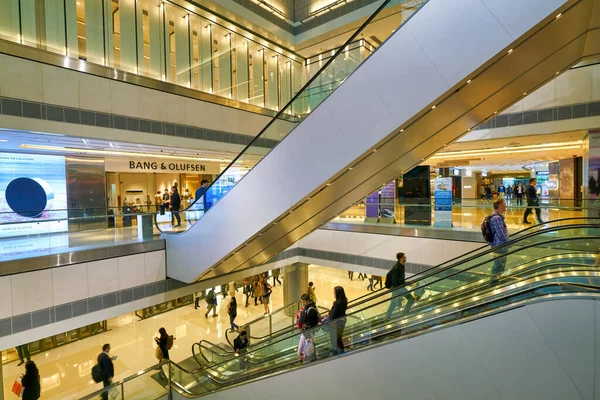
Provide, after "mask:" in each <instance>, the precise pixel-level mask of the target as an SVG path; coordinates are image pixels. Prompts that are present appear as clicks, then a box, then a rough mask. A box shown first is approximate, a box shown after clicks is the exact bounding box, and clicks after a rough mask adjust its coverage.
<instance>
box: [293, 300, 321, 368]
mask: <svg viewBox="0 0 600 400" xmlns="http://www.w3.org/2000/svg"><path fill="white" fill-rule="evenodd" d="M300 302H301V303H302V312H301V313H300V318H299V321H298V322H299V325H300V327H301V328H300V329H302V333H301V334H300V339H299V342H298V356H299V357H300V361H302V362H305V363H307V362H310V361H314V360H316V358H317V355H316V351H315V344H314V331H313V328H316V327H317V326H318V325H319V321H320V320H321V316H320V315H319V311H318V310H317V305H316V304H315V302H314V301H313V300H312V299H311V298H310V295H309V294H308V293H305V294H303V295H302V296H301V297H300Z"/></svg>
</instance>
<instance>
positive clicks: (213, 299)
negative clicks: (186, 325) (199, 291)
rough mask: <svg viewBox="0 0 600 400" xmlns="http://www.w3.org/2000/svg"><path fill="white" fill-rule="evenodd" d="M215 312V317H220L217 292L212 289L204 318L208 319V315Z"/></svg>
mask: <svg viewBox="0 0 600 400" xmlns="http://www.w3.org/2000/svg"><path fill="white" fill-rule="evenodd" d="M211 311H212V312H213V317H218V316H219V314H217V296H216V295H215V291H214V290H213V289H210V292H208V294H207V295H206V314H204V318H208V314H210V312H211Z"/></svg>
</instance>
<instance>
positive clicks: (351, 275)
mask: <svg viewBox="0 0 600 400" xmlns="http://www.w3.org/2000/svg"><path fill="white" fill-rule="evenodd" d="M348 278H350V280H353V278H354V271H348Z"/></svg>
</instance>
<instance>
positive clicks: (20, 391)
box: [11, 379, 23, 397]
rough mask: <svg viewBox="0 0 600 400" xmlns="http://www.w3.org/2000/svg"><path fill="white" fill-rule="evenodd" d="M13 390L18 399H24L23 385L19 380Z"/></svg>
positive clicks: (14, 384)
mask: <svg viewBox="0 0 600 400" xmlns="http://www.w3.org/2000/svg"><path fill="white" fill-rule="evenodd" d="M11 390H12V392H13V393H14V394H16V395H17V397H23V385H21V382H19V380H18V379H17V380H16V381H15V383H13V385H12V389H11Z"/></svg>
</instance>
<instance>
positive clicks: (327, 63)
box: [154, 0, 429, 234]
mask: <svg viewBox="0 0 600 400" xmlns="http://www.w3.org/2000/svg"><path fill="white" fill-rule="evenodd" d="M391 1H392V0H384V1H383V3H381V5H380V6H379V7H377V9H376V10H375V11H374V12H373V13H372V14H371V15H370V16H369V17H368V18H367V19H366V20H365V21H364V22H363V23H362V25H361V26H360V27H359V28H358V29H356V30H355V31H354V33H353V34H352V35H350V37H349V38H348V39H347V40H346V42H345V43H344V44H343V45H341V46H340V47H339V48H338V49H337V50H335V52H334V53H333V54H332V56H331V57H329V58H328V59H327V61H325V63H324V64H323V66H322V67H321V68H320V69H319V70H318V71H317V72H316V73H315V74H314V75H313V76H312V77H311V78H309V79H308V81H307V82H306V83H305V84H304V86H302V88H300V90H298V91H297V92H296V94H294V95H293V96H292V98H291V99H290V100H289V101H288V102H287V104H286V105H285V106H283V107H281V108H280V109H279V111H277V114H275V116H274V117H273V118H271V119H270V120H269V122H268V123H267V125H265V127H264V128H263V129H262V130H261V131H260V132H259V133H258V134H257V135H256V136H254V138H252V140H250V142H249V143H248V144H247V145H246V147H244V149H243V150H242V151H241V152H240V153H239V154H238V155H237V156H235V157H234V159H233V160H232V161H231V162H230V163H229V165H227V167H225V169H224V170H223V171H221V173H220V174H219V175H218V176H217V177H216V178H215V179H214V180H213V181H212V182H210V183H209V185H208V187H207V188H206V190H205V191H204V193H207V192H208V191H209V190H210V189H211V188H212V186H213V184H214V183H215V182H218V181H220V179H221V178H222V177H223V176H225V174H226V173H228V172H229V169H230V168H231V167H232V166H233V165H234V164H235V163H236V162H237V161H238V160H239V159H240V158H241V157H242V156H243V155H244V154H246V151H247V150H248V149H250V148H252V147H253V146H254V145H255V143H256V142H257V141H258V140H259V139H260V138H261V137H262V135H263V134H264V133H265V132H266V131H267V130H268V129H269V128H270V127H271V126H272V125H273V124H274V123H275V121H277V120H278V119H279V118H281V117H282V116H283V115H284V112H285V111H286V110H287V109H288V108H289V107H290V106H291V105H292V104H294V102H295V101H296V100H297V99H298V98H299V97H300V95H301V94H302V93H304V91H305V90H307V89H309V88H310V86H311V84H312V83H313V82H315V81H316V80H317V79H318V78H319V77H320V76H321V73H323V72H324V71H325V70H326V69H327V68H328V67H329V66H330V65H331V64H332V63H333V62H334V60H335V59H336V58H337V57H338V56H339V55H340V54H341V53H342V52H344V51H345V48H346V46H348V45H350V44H352V42H354V40H355V39H356V38H357V37H358V35H359V34H360V33H361V32H362V31H363V30H364V29H365V28H366V27H367V26H368V25H369V24H370V23H371V22H372V21H373V20H374V19H375V17H377V15H379V13H380V12H381V11H383V9H384V8H385V7H387V5H388V4H389V3H390V2H391ZM428 1H429V0H423V2H422V3H420V4H418V7H419V8H422V7H423V6H425V4H427V3H428ZM413 15H415V13H412V14H411V15H410V16H408V18H406V19H405V20H403V21H402V23H401V24H400V26H399V27H398V28H396V29H397V30H399V29H400V27H402V26H403V25H404V24H405V23H407V22H408V21H409V20H410V19H411V18H412V17H413ZM378 48H379V47H378ZM375 51H377V48H376V49H375V50H374V51H373V53H374V52H375ZM357 69H358V67H357ZM355 71H356V70H355ZM346 79H347V78H346ZM338 87H339V86H338ZM334 90H335V89H334ZM284 139H285V138H284ZM271 151H272V149H271ZM264 158H265V157H263V158H262V159H261V160H259V161H258V163H260V162H261V161H262V160H264ZM257 165H258V164H257ZM242 179H243V178H242ZM238 183H239V182H238ZM226 195H227V194H225V195H223V196H226ZM198 200H199V199H194V201H193V202H192V203H191V204H190V206H189V207H188V208H186V209H184V210H181V211H179V212H185V211H188V210H190V209H191V208H192V207H194V206H195V204H196V202H197V201H198ZM209 211H210V210H205V211H204V212H205V213H207V212H209ZM154 221H155V223H156V227H157V229H158V230H159V231H160V232H163V233H167V234H180V233H184V232H185V231H182V232H173V231H163V230H161V229H160V228H159V227H158V221H157V219H156V216H155V218H154Z"/></svg>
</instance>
